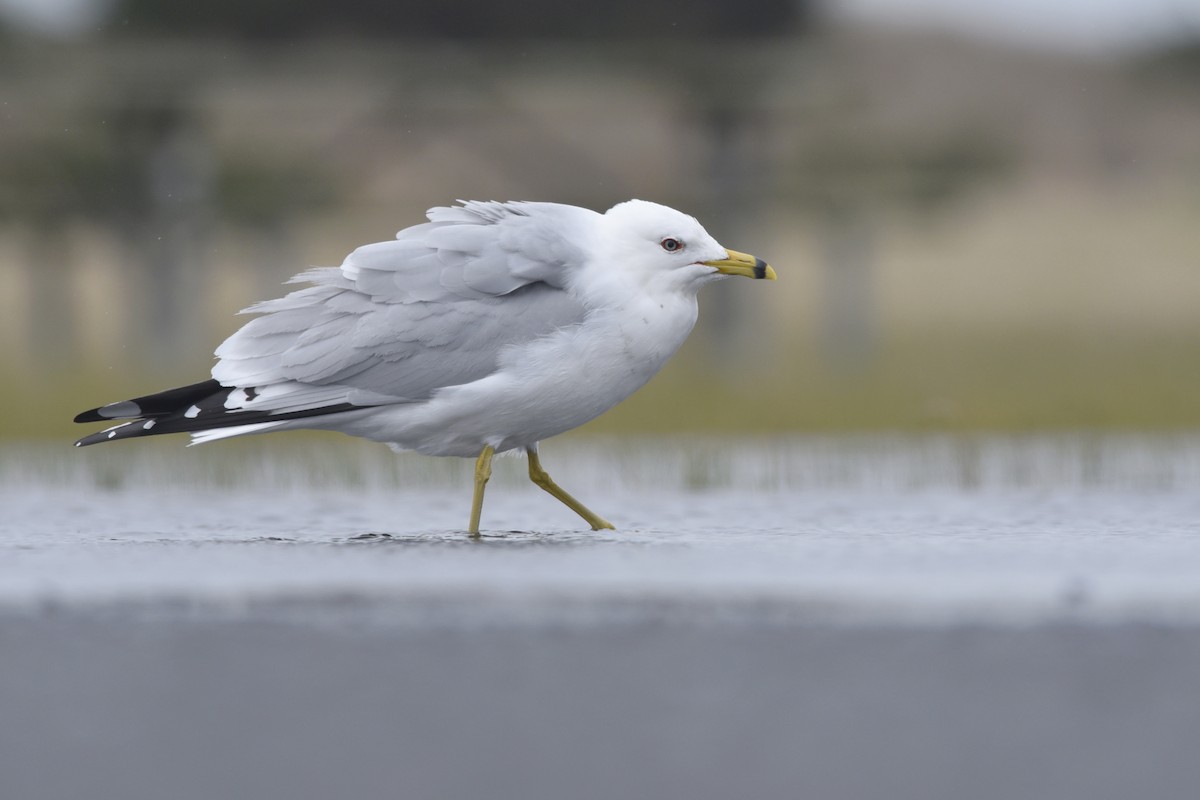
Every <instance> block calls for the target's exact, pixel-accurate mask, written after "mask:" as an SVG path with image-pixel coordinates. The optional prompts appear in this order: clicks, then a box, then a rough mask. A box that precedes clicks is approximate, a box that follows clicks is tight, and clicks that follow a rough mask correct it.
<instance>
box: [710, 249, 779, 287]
mask: <svg viewBox="0 0 1200 800" xmlns="http://www.w3.org/2000/svg"><path fill="white" fill-rule="evenodd" d="M725 255H726V256H727V257H726V258H722V259H720V260H718V261H703V262H701V263H702V264H704V265H705V266H706V267H716V268H717V272H719V273H721V274H722V275H741V276H742V277H743V278H758V279H759V280H764V279H765V280H768V281H773V280H777V279H778V276H777V275H776V274H775V270H774V269H772V268H771V265H770V264H768V263H767V262H765V261H763V260H762V259H761V258H759V257H758V256H752V255H748V254H746V253H739V252H738V251H737V250H726V251H725Z"/></svg>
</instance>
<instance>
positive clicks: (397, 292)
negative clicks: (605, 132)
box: [212, 202, 596, 413]
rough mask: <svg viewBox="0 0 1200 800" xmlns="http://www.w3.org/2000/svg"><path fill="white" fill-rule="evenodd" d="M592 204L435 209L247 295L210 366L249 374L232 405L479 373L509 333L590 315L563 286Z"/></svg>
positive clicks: (509, 341) (415, 395) (329, 401)
mask: <svg viewBox="0 0 1200 800" xmlns="http://www.w3.org/2000/svg"><path fill="white" fill-rule="evenodd" d="M589 215H590V216H596V215H594V212H590V211H585V210H583V209H578V208H574V207H570V206H560V205H556V204H550V203H474V202H473V203H467V204H465V205H463V206H460V207H453V208H435V209H432V210H431V211H430V212H429V220H430V221H429V222H428V223H424V224H421V225H417V226H414V227H412V228H407V229H405V230H403V231H401V232H400V233H399V234H398V236H397V239H396V240H395V241H391V242H381V243H378V244H371V245H366V246H364V247H360V248H359V249H357V250H355V251H354V252H353V253H351V254H350V255H349V256H348V257H347V258H346V260H345V262H344V263H343V264H342V266H341V267H340V268H326V269H315V270H310V271H309V272H306V273H303V274H301V275H298V276H297V277H296V278H294V279H293V281H294V282H296V281H306V282H309V283H311V284H312V285H311V286H309V287H307V288H304V289H300V290H298V291H294V292H292V293H290V294H288V295H287V296H285V297H282V298H279V299H277V300H270V301H267V302H263V303H258V304H257V305H254V306H251V307H250V308H248V309H246V313H255V314H260V315H261V316H259V317H258V318H256V319H254V320H251V321H250V322H249V323H247V324H246V325H245V326H243V327H242V328H241V329H240V330H239V331H237V332H236V333H235V334H233V335H232V336H231V337H229V339H227V340H226V341H225V342H224V343H223V344H222V345H221V346H220V347H219V348H218V349H217V351H216V355H217V357H218V358H219V359H220V360H219V362H218V363H217V364H216V365H215V366H214V368H213V373H212V374H213V378H215V379H216V380H217V381H219V382H220V383H221V384H222V385H224V386H228V387H242V388H249V387H254V389H255V391H254V392H249V393H241V394H239V395H238V396H237V399H236V403H235V404H234V407H233V408H231V409H230V410H239V411H240V410H246V411H250V410H256V411H263V410H269V411H273V412H278V413H293V412H297V411H305V410H311V409H318V408H321V407H324V406H338V407H342V406H343V404H346V403H349V404H352V405H379V404H384V403H403V402H414V401H420V400H424V399H426V398H428V397H429V396H430V395H432V394H433V392H435V391H436V390H437V389H439V388H441V387H444V386H453V385H457V384H461V383H466V382H469V381H473V380H477V379H479V378H482V377H485V376H486V375H488V374H490V373H491V372H493V371H494V370H495V368H496V365H497V361H498V359H499V356H500V353H501V352H502V351H503V350H504V349H505V348H506V347H509V346H513V345H519V344H521V343H524V342H528V341H530V340H533V339H536V338H538V337H541V336H544V335H546V334H548V333H550V332H552V331H555V330H557V329H559V328H562V327H566V326H570V325H574V324H577V323H579V322H581V321H582V320H583V318H584V315H585V314H586V309H585V308H584V307H583V306H582V305H581V304H580V303H579V302H578V301H577V300H575V298H574V297H573V296H572V295H571V294H570V293H569V291H568V287H569V285H570V281H571V272H572V270H573V269H574V268H576V267H577V266H578V265H579V264H580V263H581V260H582V255H581V252H582V251H581V248H580V245H581V244H582V237H584V236H586V235H587V231H588V227H589V224H590V223H591V220H590V219H589ZM231 399H232V398H231ZM339 410H340V408H339Z"/></svg>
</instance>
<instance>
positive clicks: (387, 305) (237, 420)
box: [75, 200, 775, 534]
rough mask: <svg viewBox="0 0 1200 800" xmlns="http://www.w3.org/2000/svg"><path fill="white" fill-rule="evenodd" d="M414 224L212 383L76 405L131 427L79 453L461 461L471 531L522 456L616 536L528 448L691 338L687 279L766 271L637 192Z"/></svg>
mask: <svg viewBox="0 0 1200 800" xmlns="http://www.w3.org/2000/svg"><path fill="white" fill-rule="evenodd" d="M427 216H428V219H429V221H428V222H425V223H422V224H419V225H414V226H412V227H410V228H405V229H404V230H402V231H400V233H398V234H397V236H396V239H395V240H392V241H387V242H379V243H377V244H369V245H365V246H363V247H360V248H358V249H357V250H355V251H354V252H353V253H351V254H350V255H349V256H347V257H346V260H345V261H344V262H343V263H342V265H341V266H340V267H328V268H319V269H313V270H309V271H308V272H304V273H301V274H300V275H297V276H296V277H295V278H293V279H292V281H291V282H293V283H308V284H310V285H309V286H308V287H306V288H303V289H299V290H297V291H294V292H292V293H290V294H288V295H286V296H285V297H281V298H279V299H276V300H268V301H265V302H261V303H258V304H256V305H253V306H251V307H250V308H247V309H245V310H244V312H243V313H251V314H258V315H260V316H258V317H256V318H255V319H253V320H251V321H250V322H248V323H246V324H245V325H244V326H242V328H241V329H240V330H238V331H237V332H236V333H234V334H233V335H232V336H230V337H229V338H228V339H226V340H225V342H224V343H223V344H222V345H221V346H220V347H218V348H217V351H216V356H217V358H218V361H217V363H216V365H215V366H214V367H213V370H212V379H211V380H207V381H203V382H201V383H196V384H193V385H191V386H183V387H180V388H177V389H170V390H167V391H164V392H159V393H157V394H151V395H146V396H144V397H135V398H134V399H132V400H123V401H121V402H119V403H111V404H109V405H106V406H101V407H100V408H95V409H91V410H90V411H85V412H83V413H82V414H80V415H79V416H77V417H76V418H75V421H76V422H97V421H104V420H113V419H125V418H133V419H132V420H131V421H129V422H123V423H121V424H119V425H117V426H115V427H112V428H108V429H106V430H104V431H101V432H100V433H95V434H92V435H91V436H86V437H84V438H83V439H80V440H79V441H78V442H76V443H75V444H76V446H77V447H79V446H84V445H91V444H98V443H100V442H107V441H115V440H118V439H129V438H134V437H139V436H152V435H157V434H161V433H179V432H187V433H190V434H191V436H192V444H198V443H201V442H209V441H212V440H214V439H224V438H226V437H230V436H241V435H243V434H248V433H264V432H267V431H284V430H297V429H302V428H308V429H319V430H334V431H341V432H343V433H348V434H350V435H352V436H361V437H365V438H367V439H372V440H374V441H378V442H384V443H387V444H389V445H391V446H392V447H393V448H394V449H396V450H415V451H417V452H419V453H424V454H427V455H434V456H460V457H468V458H475V459H476V462H475V494H474V500H473V503H472V506H471V521H470V527H469V530H470V532H471V533H473V534H477V533H478V532H479V516H480V511H481V509H482V506H483V491H484V487H485V485H486V484H487V481H488V478H489V477H490V475H491V463H492V456H493V455H494V454H496V453H501V452H504V451H507V450H513V449H516V448H522V449H524V450H525V453H526V454H527V456H528V458H529V477H530V478H531V479H532V480H533V482H534V483H536V484H537V485H538V486H540V487H541V488H543V489H545V490H546V491H547V492H549V493H550V494H552V495H553V496H554V497H556V498H558V499H559V500H560V501H562V502H563V503H565V504H566V505H567V506H568V507H570V508H571V509H572V510H573V511H575V512H576V513H577V514H579V516H581V517H583V519H584V520H585V521H586V522H587V523H588V524H589V525H591V526H592V528H593V529H594V530H599V529H601V528H609V529H611V528H612V527H613V526H612V525H611V524H610V523H609V522H607V521H606V520H604V519H603V518H601V517H599V516H597V515H596V514H595V513H593V512H592V511H590V510H589V509H588V508H587V507H586V506H584V505H583V504H582V503H580V502H579V501H578V500H576V499H575V498H573V497H572V496H571V495H569V494H567V493H566V492H565V491H563V490H562V489H561V488H560V487H559V486H558V484H556V483H555V482H554V481H553V480H551V478H550V476H549V475H548V474H547V473H546V471H545V470H544V469H543V468H542V465H541V462H540V460H539V459H538V450H537V447H538V442H540V441H541V440H543V439H546V438H548V437H551V436H556V435H557V434H560V433H562V432H564V431H568V430H570V429H572V428H575V427H577V426H579V425H582V424H583V423H585V422H587V421H589V420H591V419H594V418H595V417H597V416H599V415H600V414H602V413H603V412H605V411H607V410H608V409H610V408H612V407H613V406H615V405H616V404H617V403H619V402H621V401H622V400H624V399H625V398H626V397H628V396H629V395H630V394H632V393H633V392H634V391H635V390H637V389H638V388H639V387H641V386H642V385H643V384H645V383H646V381H648V380H649V379H650V378H651V377H652V376H653V375H654V374H655V373H656V372H658V370H659V369H660V368H661V367H662V366H663V364H664V363H666V361H667V359H669V358H670V357H671V356H672V355H673V354H674V353H675V351H676V350H678V349H679V347H680V345H682V344H683V341H684V339H686V338H687V336H688V334H689V333H690V332H691V330H692V326H693V325H694V324H695V322H696V313H697V308H696V292H697V291H698V290H699V289H700V287H701V286H703V285H704V284H706V283H710V282H712V281H714V280H718V279H721V278H725V277H728V276H732V275H741V276H744V277H748V278H766V279H768V280H774V279H775V270H773V269H772V268H771V267H770V266H769V265H767V264H766V262H764V261H763V260H762V259H760V258H756V257H754V256H749V255H746V254H744V253H739V252H736V251H734V250H727V249H725V248H724V247H722V246H721V245H719V244H717V242H716V240H715V239H713V238H712V237H711V236H710V235H709V234H708V233H707V232H706V231H705V230H704V228H703V227H702V226H701V225H700V223H699V222H697V221H696V219H695V218H693V217H690V216H688V215H686V214H683V213H681V212H679V211H676V210H674V209H671V208H667V207H666V206H662V205H658V204H656V203H650V202H646V201H643V200H630V201H627V202H624V203H621V204H619V205H616V206H614V207H613V208H611V209H609V210H608V211H607V212H606V213H604V214H600V213H597V212H595V211H590V210H588V209H584V208H577V207H575V206H568V205H560V204H557V203H525V202H510V203H496V202H475V201H472V202H464V203H461V204H460V205H457V206H453V207H444V208H433V209H430V211H429V212H428V215H427Z"/></svg>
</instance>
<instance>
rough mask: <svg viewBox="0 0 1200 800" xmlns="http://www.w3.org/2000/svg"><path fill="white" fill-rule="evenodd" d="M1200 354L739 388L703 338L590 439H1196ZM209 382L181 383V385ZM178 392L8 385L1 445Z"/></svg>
mask: <svg viewBox="0 0 1200 800" xmlns="http://www.w3.org/2000/svg"><path fill="white" fill-rule="evenodd" d="M1198 341H1200V340H1198V339H1197V338H1196V337H1178V338H1166V337H1159V338H1146V339H1142V340H1136V339H1131V338H1130V337H1129V336H1127V335H1126V336H1122V337H1120V338H1116V339H1114V340H1111V341H1110V340H1107V339H1106V338H1105V337H1104V336H1103V335H1101V334H1096V335H1089V336H1076V337H1064V336H1063V335H1061V334H1054V333H1047V334H1045V335H1037V334H1033V333H1030V334H1028V335H1027V336H1024V337H1020V338H1017V337H1006V338H996V339H990V340H984V339H970V338H962V337H959V338H953V339H945V338H942V339H937V340H926V339H920V338H914V337H909V338H903V337H902V338H898V339H892V340H889V341H888V342H886V343H885V344H883V345H882V346H881V350H880V351H879V352H878V353H876V354H875V356H874V357H873V358H872V359H871V360H870V361H869V362H867V363H862V364H860V365H859V366H857V367H855V368H853V369H850V368H842V369H838V370H834V369H830V368H829V367H828V366H827V365H826V364H825V362H824V361H823V359H822V358H821V356H820V355H819V354H818V353H817V352H816V350H815V349H813V348H809V347H804V346H799V347H792V348H780V349H779V350H778V351H777V353H776V356H775V357H774V358H772V359H770V360H768V361H766V362H764V363H762V364H760V365H755V366H751V367H746V368H745V370H744V371H743V374H742V376H741V377H740V378H739V377H737V375H738V372H737V370H736V369H735V370H733V371H732V372H728V371H718V370H717V368H715V367H713V366H711V362H710V361H709V359H707V358H706V357H704V353H703V351H704V350H705V349H706V348H707V347H708V346H709V343H708V342H706V341H705V339H704V338H703V337H695V338H694V339H693V340H692V341H691V342H689V344H688V345H687V347H686V348H685V351H684V352H683V353H682V354H681V355H680V356H679V357H678V358H677V359H676V361H674V362H672V363H671V364H669V365H668V366H667V367H666V369H664V371H663V372H662V373H661V374H660V375H659V376H657V377H656V378H655V379H654V380H653V381H651V383H650V384H649V385H648V386H646V387H645V388H644V389H642V391H640V392H638V393H637V394H636V395H634V396H633V398H631V399H630V400H628V401H627V402H625V403H624V404H622V405H620V406H618V407H617V408H615V409H614V410H612V411H610V412H609V413H608V414H606V415H604V416H602V417H601V418H600V419H598V420H596V421H595V422H593V423H591V424H590V425H588V426H587V427H585V428H584V429H582V430H583V431H584V432H595V433H637V434H644V433H652V432H660V433H665V432H672V433H682V432H747V433H750V432H754V433H763V432H771V431H780V432H785V431H800V432H836V431H855V430H900V431H923V430H957V431H975V430H980V431H1014V432H1019V431H1034V430H1052V429H1074V430H1080V429H1113V430H1159V431H1161V430H1172V429H1177V430H1189V429H1191V430H1194V429H1200V368H1197V363H1198V362H1200V358H1198V357H1200V352H1198V351H1200V346H1198V344H1197V342H1198ZM764 346H765V345H764ZM203 377H204V374H203V372H199V373H182V372H181V373H179V374H178V375H177V376H175V377H174V382H175V383H180V384H182V383H187V382H191V381H195V380H200V379H202V378H203ZM171 383H172V381H167V382H166V383H164V382H163V378H162V376H161V375H158V376H146V375H136V374H129V373H119V372H117V371H115V370H108V371H104V372H90V373H80V372H69V373H68V372H64V373H60V374H57V375H53V376H49V375H44V376H42V377H40V378H32V379H30V380H27V381H21V382H11V381H10V382H6V383H5V384H4V385H3V387H2V388H0V404H2V405H3V407H4V408H5V409H6V410H7V412H8V413H6V414H4V415H3V416H2V417H0V438H9V439H15V438H20V439H28V438H50V439H62V440H63V441H64V443H65V442H67V441H70V440H73V439H74V438H76V437H78V436H81V435H83V433H85V432H87V430H88V429H87V428H85V427H84V426H77V425H73V424H71V418H72V417H73V416H74V415H75V414H76V413H78V412H79V411H81V410H83V409H84V408H88V407H91V406H94V405H98V404H100V403H105V402H112V401H116V400H120V399H124V398H127V397H130V396H134V395H138V394H142V393H145V392H149V391H153V390H156V389H161V388H166V387H167V386H168V385H169V384H171ZM181 441H182V440H181Z"/></svg>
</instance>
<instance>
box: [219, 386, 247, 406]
mask: <svg viewBox="0 0 1200 800" xmlns="http://www.w3.org/2000/svg"><path fill="white" fill-rule="evenodd" d="M249 399H250V397H249V395H247V394H246V390H245V389H234V390H233V391H232V392H230V393H229V396H228V397H226V398H225V407H226V408H229V409H233V408H243V407H244V406H245V405H246V403H247V402H248V401H249Z"/></svg>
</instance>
